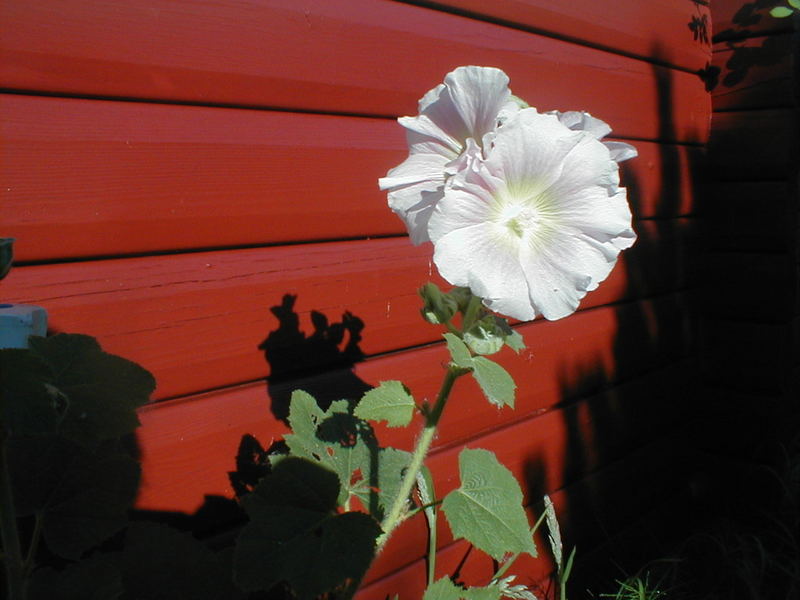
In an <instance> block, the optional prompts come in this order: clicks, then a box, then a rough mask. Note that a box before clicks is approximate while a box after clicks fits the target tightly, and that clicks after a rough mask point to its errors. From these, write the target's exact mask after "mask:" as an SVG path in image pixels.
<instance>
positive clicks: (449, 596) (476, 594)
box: [422, 577, 502, 600]
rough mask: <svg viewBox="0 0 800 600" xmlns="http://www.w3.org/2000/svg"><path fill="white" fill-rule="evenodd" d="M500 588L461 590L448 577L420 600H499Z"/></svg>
mask: <svg viewBox="0 0 800 600" xmlns="http://www.w3.org/2000/svg"><path fill="white" fill-rule="evenodd" d="M500 598H502V595H501V591H500V588H498V587H496V586H492V585H490V586H487V587H474V588H462V587H459V586H457V585H456V584H455V583H453V582H452V580H451V579H450V578H449V577H443V578H441V579H440V580H439V581H437V582H436V583H434V584H433V585H432V586H430V587H429V588H428V589H427V590H425V595H424V596H423V597H422V600H500Z"/></svg>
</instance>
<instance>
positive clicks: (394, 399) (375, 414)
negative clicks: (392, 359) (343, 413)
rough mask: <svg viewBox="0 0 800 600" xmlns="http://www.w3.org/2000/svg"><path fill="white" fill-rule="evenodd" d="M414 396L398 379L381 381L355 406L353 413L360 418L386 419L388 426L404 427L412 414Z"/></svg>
mask: <svg viewBox="0 0 800 600" xmlns="http://www.w3.org/2000/svg"><path fill="white" fill-rule="evenodd" d="M414 406H415V404H414V398H413V397H412V396H411V394H410V393H409V391H408V388H407V387H406V386H404V385H403V384H402V383H400V382H399V381H381V383H380V385H378V387H376V388H374V389H371V390H370V391H368V392H367V393H366V394H364V397H363V398H362V399H361V402H359V403H358V406H356V410H355V415H356V416H357V417H359V418H361V419H370V420H372V421H386V423H387V424H388V425H389V427H405V426H406V425H408V424H409V423H410V422H411V418H412V417H413V416H414Z"/></svg>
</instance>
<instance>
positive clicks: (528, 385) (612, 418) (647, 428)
mask: <svg viewBox="0 0 800 600" xmlns="http://www.w3.org/2000/svg"><path fill="white" fill-rule="evenodd" d="M687 366H689V365H688V364H687V363H685V362H684V363H680V364H677V365H674V366H671V367H669V368H667V369H664V370H662V371H658V372H654V373H652V374H651V375H648V376H646V377H645V378H642V379H639V380H636V381H632V382H630V383H627V384H625V385H623V386H620V387H618V388H615V389H613V390H606V391H605V392H603V393H602V394H599V395H596V396H592V397H590V398H587V399H585V400H583V401H581V402H578V403H577V404H574V405H570V406H567V407H565V408H563V409H558V410H555V411H549V412H546V413H544V414H541V416H539V414H538V413H537V412H533V413H530V414H529V415H528V417H527V418H525V419H524V420H522V421H509V419H508V418H509V416H510V415H509V411H503V414H502V416H500V418H499V419H498V421H499V424H500V425H503V424H504V422H505V425H506V426H505V427H501V428H500V429H496V430H494V431H491V432H489V433H488V434H485V435H482V436H476V435H475V434H474V433H471V434H469V436H470V438H471V439H470V442H469V445H470V446H471V447H476V446H480V447H487V448H490V449H492V450H494V451H495V452H497V454H498V457H499V459H500V460H501V462H503V464H505V465H506V466H508V467H509V468H510V469H511V470H512V471H513V472H514V473H515V475H516V476H517V477H519V478H520V481H522V482H523V487H524V489H525V490H526V494H527V495H528V496H529V497H531V495H533V496H534V499H535V498H538V497H539V495H540V494H541V493H543V491H544V490H552V489H558V488H560V487H563V486H564V485H568V484H569V483H570V482H572V481H576V480H578V479H579V478H581V477H583V476H585V475H586V474H588V473H590V472H592V471H594V470H596V469H598V468H599V467H601V466H603V465H605V464H608V463H609V462H610V461H613V460H616V459H617V458H618V457H621V456H626V455H627V454H628V453H629V452H630V450H631V449H632V448H634V447H636V446H637V445H640V444H642V443H649V442H651V441H653V440H655V439H659V437H662V436H663V434H664V432H665V431H667V430H669V428H670V427H671V426H672V424H673V423H674V422H675V421H676V420H678V419H680V418H681V415H682V411H683V410H684V409H685V407H686V406H688V404H689V403H690V402H691V395H690V394H688V393H686V392H687V391H689V390H690V387H689V386H690V383H689V373H690V372H689V371H687V370H686V367H687ZM536 371H539V369H530V368H529V369H527V373H528V374H530V373H533V372H536ZM380 372H381V371H377V372H376V374H379V373H380ZM520 383H521V384H522V385H521V390H526V389H527V390H528V391H535V390H536V386H535V381H532V380H530V375H529V376H528V380H527V381H521V382H520ZM240 391H241V390H240ZM235 396H236V393H234V394H232V395H231V397H230V398H229V400H230V401H229V402H228V403H227V404H225V405H224V406H225V408H224V409H222V410H220V411H219V412H218V413H217V414H213V413H212V412H209V411H203V410H202V409H201V410H198V406H197V405H199V404H201V403H202V402H203V400H202V399H196V402H194V401H191V402H190V401H184V402H172V403H167V404H164V405H157V406H155V407H151V408H148V409H145V410H144V411H142V413H141V416H142V420H143V423H144V425H143V428H142V429H141V430H140V432H139V436H138V437H139V443H140V448H141V450H142V457H143V466H144V481H143V488H142V493H141V494H140V497H139V506H140V507H142V508H151V509H160V510H192V509H194V508H195V506H196V504H195V505H193V506H191V508H189V507H185V506H181V505H177V506H176V505H175V504H170V503H166V504H164V495H163V494H164V492H165V491H167V490H172V491H173V493H176V494H184V495H185V494H186V488H187V487H188V488H189V489H190V490H192V491H195V492H196V491H199V492H201V493H200V494H198V495H196V497H195V502H198V503H199V501H200V500H201V499H202V498H203V493H206V494H220V495H225V496H230V489H229V487H228V486H227V482H226V484H225V489H223V490H219V489H216V488H215V485H214V482H217V481H219V482H222V481H224V480H226V472H227V471H228V470H231V469H232V468H233V455H234V453H235V449H236V443H237V442H238V436H232V437H233V439H232V441H233V445H232V446H231V448H229V450H230V451H229V452H222V451H221V450H222V448H221V444H220V441H221V439H222V438H223V437H226V436H228V437H231V436H229V435H228V430H229V429H230V428H231V423H232V422H234V421H235V422H238V423H239V425H240V426H241V427H242V429H241V430H240V433H239V434H238V435H239V436H240V435H241V431H253V429H252V427H253V426H254V424H256V423H258V422H259V421H263V414H264V412H266V411H265V410H264V408H263V407H260V408H261V413H260V414H261V416H260V417H256V418H254V415H252V414H251V413H252V411H247V410H246V409H247V407H246V406H245V405H243V404H241V403H239V402H237V401H236V400H235ZM645 398H646V400H644V399H645ZM453 400H458V401H459V407H460V408H461V410H460V411H455V412H452V411H451V413H449V414H446V416H445V419H448V418H449V417H451V416H453V415H456V414H457V413H460V412H462V411H464V410H466V411H469V412H473V413H474V411H473V410H472V409H473V407H474V406H475V405H476V404H480V405H486V404H487V403H486V402H485V401H484V400H483V399H478V398H477V397H476V395H474V394H468V395H466V396H464V395H460V394H459V395H457V396H455V397H454V398H453ZM222 406H223V405H222V404H220V408H221V407H222ZM521 409H522V407H521V406H520V407H519V409H518V410H521ZM478 412H481V411H478ZM248 413H250V414H248ZM514 415H516V413H514ZM473 416H474V417H475V418H473V419H472V429H473V430H475V423H479V422H486V421H487V417H488V418H489V419H491V416H489V415H488V414H487V415H486V416H482V415H480V414H474V415H473ZM195 423H197V425H198V427H193V425H194V424H195ZM157 428H160V429H161V431H160V435H157V436H156V435H154V430H155V429H157ZM168 429H173V431H174V435H168V434H167V430H168ZM275 431H276V430H274V428H273V432H275ZM450 431H452V430H450ZM269 440H270V438H269V437H268V438H266V439H264V438H262V441H265V442H269ZM410 441H411V440H410V439H409V440H408V443H409V444H410ZM159 446H160V447H159ZM187 447H191V450H190V451H188V452H187V450H186V448H187ZM437 447H438V448H440V451H438V452H434V454H433V455H432V457H431V465H432V469H433V471H434V473H436V474H437V490H439V493H442V494H443V493H446V491H447V490H449V489H452V488H453V487H454V486H455V485H457V482H456V480H455V478H454V476H453V473H454V471H453V468H454V465H455V461H456V459H457V455H458V452H459V451H460V446H459V445H455V444H454V440H453V438H452V437H451V436H450V435H449V434H448V430H447V429H446V428H445V429H443V430H442V435H441V436H440V437H439V439H438V440H437ZM671 447H673V448H675V447H679V446H676V445H675V444H674V443H673V444H671ZM200 448H202V456H203V457H204V459H203V460H202V461H198V460H197V456H198V451H199V449H200ZM154 454H158V458H159V459H161V462H160V463H159V462H157V461H155V460H154ZM222 456H224V457H225V458H226V460H221V457H222ZM183 461H188V462H183ZM181 462H183V464H182V465H180V463H181ZM181 467H182V468H181ZM158 469H161V473H160V474H159V473H158ZM625 472H627V473H628V474H629V476H628V478H627V479H625V481H626V482H627V484H629V483H630V482H631V481H632V478H631V477H630V471H629V470H628V469H627V468H626V469H625ZM168 473H169V475H170V476H167V474H168ZM154 475H156V477H154ZM158 475H161V477H158ZM659 480H661V481H667V478H659ZM667 483H668V485H673V482H672V481H669V482H667ZM156 484H157V485H156ZM580 485H582V486H584V487H585V485H586V484H585V483H583V484H580ZM594 487H595V488H596V486H594ZM617 487H618V488H619V489H625V486H624V485H619V486H617ZM154 488H157V489H158V492H159V493H160V494H162V498H161V503H160V504H158V503H155V504H148V503H147V498H148V496H150V498H151V500H152V498H153V496H152V494H153V491H154ZM642 488H647V489H649V487H648V486H642V485H640V484H638V483H637V489H639V492H640V493H642ZM588 489H594V488H593V487H592V486H590V488H588ZM584 491H585V490H584ZM595 491H596V489H595ZM606 502H609V500H608V499H606ZM420 526H421V527H420ZM420 529H424V525H422V523H421V521H419V522H417V523H411V524H409V526H408V527H405V526H404V529H403V530H401V531H400V532H398V534H397V538H396V540H393V545H392V547H393V548H394V549H395V551H394V552H388V551H387V554H386V556H387V557H388V558H382V559H381V560H380V561H379V563H378V564H377V565H376V571H375V573H376V574H375V575H374V576H375V577H378V576H380V574H383V573H386V572H389V571H392V570H395V569H397V568H398V565H400V566H402V565H403V564H408V562H410V561H411V560H413V558H415V557H417V556H419V554H420V553H421V552H422V547H421V546H419V543H418V542H419V540H420V539H424V537H423V538H420V537H419V535H420V534H421V533H422V532H421V531H420ZM581 529H582V528H581ZM450 539H451V538H449V534H448V533H447V532H446V531H445V529H444V528H443V530H442V532H441V536H440V540H442V545H443V546H446V545H447V544H448V543H449V542H450ZM400 550H403V551H402V552H401V551H400Z"/></svg>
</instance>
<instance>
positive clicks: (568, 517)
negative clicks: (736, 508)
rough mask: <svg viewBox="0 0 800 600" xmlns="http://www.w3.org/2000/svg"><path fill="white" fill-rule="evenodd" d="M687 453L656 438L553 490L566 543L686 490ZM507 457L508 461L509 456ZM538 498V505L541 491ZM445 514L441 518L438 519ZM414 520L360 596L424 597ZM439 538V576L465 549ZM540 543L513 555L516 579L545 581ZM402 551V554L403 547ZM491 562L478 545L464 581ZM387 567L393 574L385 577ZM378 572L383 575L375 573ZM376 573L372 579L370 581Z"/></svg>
mask: <svg viewBox="0 0 800 600" xmlns="http://www.w3.org/2000/svg"><path fill="white" fill-rule="evenodd" d="M685 454H686V453H685V452H683V451H682V450H681V449H680V448H676V447H675V443H674V441H673V440H671V439H666V440H664V439H660V440H657V441H656V442H655V443H651V444H649V445H647V446H644V447H642V448H640V449H638V450H636V451H634V452H631V453H630V454H628V455H627V456H626V457H624V458H623V459H621V460H619V461H616V462H614V463H612V464H610V465H607V466H606V467H605V468H603V469H601V470H600V471H598V472H596V473H593V474H591V475H589V476H588V477H586V478H584V479H582V480H580V481H577V482H575V483H573V484H572V485H570V486H568V487H565V488H562V489H559V490H558V491H554V492H552V493H551V498H552V500H553V504H554V505H555V508H556V512H557V514H558V515H559V521H560V524H561V526H562V528H563V531H562V534H563V535H564V545H565V547H566V548H567V551H569V550H570V549H571V547H573V546H577V547H578V548H579V551H581V549H582V551H583V552H587V551H588V550H589V549H591V548H593V547H597V546H598V545H600V544H602V543H603V542H606V541H607V540H609V539H610V538H611V539H613V537H614V536H615V535H616V534H617V533H618V532H620V531H624V530H625V529H627V527H628V525H629V524H630V522H631V521H633V520H637V519H638V518H640V517H642V516H644V515H646V514H648V513H649V512H651V511H652V509H653V506H654V505H656V504H658V503H659V502H660V501H661V500H663V498H664V497H666V496H673V495H674V494H675V493H676V491H682V490H684V489H685V487H686V479H687V475H688V472H689V471H690V470H691V467H690V465H689V464H687V463H686V462H685V461H684V460H682V459H681V458H680V457H682V456H683V455H685ZM436 458H438V456H437V457H436ZM506 465H507V466H509V465H508V463H506ZM687 467H689V469H687ZM510 468H511V470H512V472H513V471H515V466H514V465H510ZM653 471H657V472H659V473H660V474H661V475H662V477H658V478H657V479H655V480H653V479H652V477H651V474H652V473H653ZM643 481H648V485H641V482H643ZM455 483H456V484H457V482H455ZM536 500H537V502H536V507H537V509H538V508H539V504H538V498H537V499H536ZM536 512H538V510H537V511H536ZM536 516H537V515H536V514H535V512H534V511H531V514H529V519H531V521H532V522H533V519H534V518H535V517H536ZM443 520H444V518H441V519H440V521H443ZM418 525H419V524H417V523H414V522H407V523H405V524H404V525H403V526H402V527H403V528H406V530H405V531H404V530H403V529H402V528H401V529H400V530H399V531H398V533H397V534H396V538H393V539H392V540H390V542H389V544H388V545H387V548H386V551H385V553H384V554H383V555H381V556H379V557H378V559H377V560H376V561H375V564H374V565H373V567H372V569H371V570H370V572H369V573H368V574H367V576H366V578H365V581H366V582H367V583H368V585H367V586H365V588H364V589H363V590H362V592H361V593H360V594H359V596H358V598H359V599H362V598H363V599H365V600H371V599H376V600H378V599H383V598H385V597H386V594H390V595H391V593H392V592H394V593H396V592H397V591H398V590H402V591H404V592H405V591H408V592H409V593H408V595H409V597H412V596H411V594H410V592H412V591H413V593H414V596H413V597H421V593H422V591H423V589H424V585H425V581H424V578H425V570H424V563H423V561H422V560H421V555H422V554H423V552H424V547H423V544H424V540H425V539H426V538H425V531H424V526H422V527H419V526H418ZM412 528H414V529H416V531H415V532H414V533H416V534H417V536H416V537H415V536H410V535H408V534H407V533H406V531H408V530H411V529H412ZM441 529H442V531H440V535H441V536H442V537H445V538H446V539H448V540H449V539H451V538H450V535H449V532H448V531H447V528H446V526H444V525H443V526H442V528H441ZM440 539H441V538H440ZM401 542H403V543H402V544H401ZM442 546H444V547H443V548H442V549H441V550H440V552H439V554H438V556H437V577H443V576H445V575H446V574H448V573H450V572H452V571H453V569H454V568H455V567H456V565H457V564H458V563H459V561H460V560H461V559H462V558H463V557H464V555H465V553H466V551H467V549H468V545H467V544H466V543H464V542H463V541H458V542H455V543H452V544H450V543H443V544H442ZM537 546H538V549H539V552H540V556H541V558H532V557H530V556H528V555H524V556H520V557H519V558H518V559H517V561H516V562H515V563H514V567H512V569H511V571H510V573H517V574H518V575H519V580H518V583H523V584H528V585H531V584H533V585H536V584H537V583H539V582H544V580H545V579H546V578H547V576H548V575H549V574H550V573H551V571H552V569H553V563H552V558H551V555H550V553H549V551H548V549H547V548H548V544H547V541H546V540H544V539H542V537H539V538H538V539H537ZM404 551H405V552H406V554H403V552H404ZM410 555H411V556H415V557H417V560H416V561H414V562H411V561H407V562H406V564H405V565H402V563H401V562H400V561H401V560H402V558H403V557H409V556H410ZM398 564H400V565H402V566H401V568H400V569H399V570H396V571H394V572H392V571H391V567H394V566H396V565H398ZM493 568H494V566H493V564H492V562H491V560H490V559H489V558H487V557H486V556H485V555H482V554H480V553H479V552H472V553H471V554H470V555H469V557H468V559H467V561H466V563H465V565H464V568H463V571H462V576H463V579H462V581H465V582H466V583H467V584H469V585H486V583H488V581H489V579H490V578H491V575H492V573H493ZM386 573H391V575H389V576H388V577H385V574H386ZM382 576H383V577H384V578H383V579H380V578H381V577H382ZM376 580H378V581H377V582H376V583H374V584H372V585H369V584H370V582H372V581H376ZM537 591H540V590H537Z"/></svg>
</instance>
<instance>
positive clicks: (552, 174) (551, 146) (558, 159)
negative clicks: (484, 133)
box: [485, 108, 584, 195]
mask: <svg viewBox="0 0 800 600" xmlns="http://www.w3.org/2000/svg"><path fill="white" fill-rule="evenodd" d="M583 137H584V135H583V134H581V133H577V132H572V131H570V130H569V129H567V128H566V127H564V126H563V125H561V123H559V121H558V119H556V118H555V117H554V116H553V115H544V114H540V113H538V112H536V110H535V109H533V108H526V109H524V110H521V111H519V113H517V115H516V116H515V117H513V118H512V119H509V120H508V121H507V122H506V123H505V124H504V125H503V126H502V127H501V128H500V129H498V130H497V132H496V134H495V136H494V142H493V145H492V147H491V149H490V150H489V151H488V152H487V157H486V161H485V164H486V168H487V170H488V171H489V172H490V173H491V174H492V175H493V176H495V177H497V178H499V179H502V180H504V181H505V182H506V185H507V187H508V188H509V191H510V193H512V194H517V195H526V194H527V195H533V194H538V193H540V192H541V191H543V190H544V189H547V188H548V187H549V186H550V185H552V184H553V183H554V182H556V181H557V180H558V179H559V178H560V177H561V172H562V169H563V166H564V160H565V158H566V157H567V156H568V155H569V154H570V153H571V152H572V150H573V148H574V147H575V146H576V145H577V144H579V143H580V141H581V140H582V139H583Z"/></svg>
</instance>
